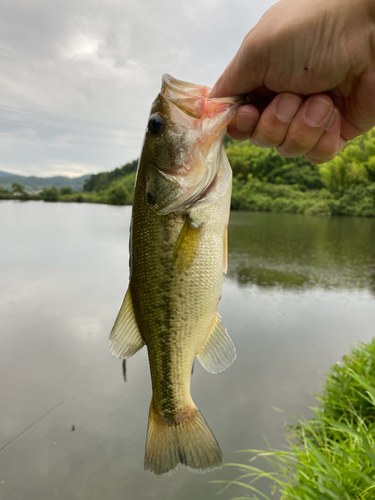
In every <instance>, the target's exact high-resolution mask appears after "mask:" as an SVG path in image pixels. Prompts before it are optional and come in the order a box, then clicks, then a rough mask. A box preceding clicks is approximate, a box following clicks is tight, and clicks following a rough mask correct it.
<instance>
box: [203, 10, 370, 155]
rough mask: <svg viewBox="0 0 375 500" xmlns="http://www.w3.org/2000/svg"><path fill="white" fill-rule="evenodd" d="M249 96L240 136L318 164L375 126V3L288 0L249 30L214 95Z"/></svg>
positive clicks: (232, 131) (236, 127)
mask: <svg viewBox="0 0 375 500" xmlns="http://www.w3.org/2000/svg"><path fill="white" fill-rule="evenodd" d="M246 93H247V94H249V100H250V104H246V105H244V106H242V107H241V108H240V109H239V111H238V112H237V114H236V116H235V118H234V119H233V121H232V123H231V124H230V126H229V127H228V133H229V135H230V136H231V137H233V138H234V139H239V140H245V139H248V138H249V139H250V141H251V142H253V143H254V144H257V145H259V146H262V147H276V149H277V151H278V152H279V153H280V154H282V155H283V156H286V157H293V156H300V155H305V157H306V158H307V159H308V160H309V161H311V162H312V163H323V162H325V161H328V160H330V159H332V158H333V157H334V156H336V154H337V153H338V152H339V151H340V150H341V149H342V147H343V146H344V145H345V144H346V142H347V141H348V140H350V139H353V138H355V137H356V136H358V135H360V134H362V133H364V132H366V131H367V130H370V129H371V128H372V127H373V126H375V3H374V2H373V1H372V0H330V1H329V2H327V1H326V0H281V1H280V2H278V3H276V4H275V5H274V6H273V7H271V8H270V9H269V10H268V11H267V12H266V13H265V15H264V16H263V17H262V18H261V20H260V21H259V23H258V24H257V25H256V26H255V27H254V28H253V29H252V30H251V31H250V32H249V33H248V34H247V36H246V37H245V39H244V41H243V43H242V45H241V47H240V49H239V51H238V52H237V54H236V56H235V57H234V59H233V60H232V61H231V63H230V64H229V66H228V67H227V68H226V70H225V71H224V73H223V74H222V75H221V77H220V78H219V80H218V81H217V82H216V84H215V86H214V87H213V89H212V91H211V94H210V97H226V96H232V95H240V94H246Z"/></svg>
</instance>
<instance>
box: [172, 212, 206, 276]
mask: <svg viewBox="0 0 375 500" xmlns="http://www.w3.org/2000/svg"><path fill="white" fill-rule="evenodd" d="M202 229H203V225H202V224H197V223H196V222H194V221H193V220H192V219H191V218H190V216H188V218H187V219H186V221H185V224H184V225H183V226H182V229H181V232H180V234H179V235H178V238H177V241H176V244H175V247H174V249H173V261H174V262H177V271H178V272H179V273H182V272H183V271H186V270H187V269H189V267H190V266H191V265H192V263H193V262H194V259H195V254H196V253H197V249H198V245H199V241H200V238H201V232H202Z"/></svg>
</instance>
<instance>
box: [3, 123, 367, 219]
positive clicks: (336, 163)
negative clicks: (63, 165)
mask: <svg viewBox="0 0 375 500" xmlns="http://www.w3.org/2000/svg"><path fill="white" fill-rule="evenodd" d="M225 149H226V153H227V156H228V159H229V162H230V164H231V166H232V170H233V192H232V209H234V210H255V211H273V212H295V213H305V214H311V215H360V216H375V129H374V130H371V131H370V132H368V133H366V134H364V135H362V136H360V137H358V138H356V139H355V140H354V141H352V142H350V143H349V144H348V145H347V146H346V147H345V148H344V149H343V151H342V152H341V153H340V154H339V155H338V156H337V157H336V158H334V159H333V160H331V161H329V162H327V163H325V164H323V165H313V164H312V163H310V162H308V161H307V160H306V159H305V158H304V157H298V158H284V157H282V156H280V155H279V154H278V153H277V151H276V150H275V149H263V148H259V147H257V146H255V145H253V144H251V143H250V142H249V141H245V142H238V141H233V140H232V139H230V138H229V137H228V136H227V137H226V138H225ZM137 163H138V160H134V161H132V162H129V163H126V164H125V165H123V166H121V167H119V168H116V169H114V170H112V171H109V172H101V173H99V174H94V175H92V176H91V177H90V178H88V179H87V180H86V181H85V183H84V187H83V190H82V191H79V192H74V193H73V192H71V191H70V192H68V189H69V188H62V189H60V190H58V189H57V188H44V189H43V191H42V192H41V193H40V195H39V198H41V199H44V200H45V201H59V200H60V201H77V202H91V203H108V204H113V205H125V204H131V203H132V202H133V192H134V183H135V177H136V169H137ZM17 189H18V188H17V187H16V188H13V192H14V193H16V191H17ZM18 196H21V197H22V196H23V197H24V198H25V197H27V194H26V193H25V191H23V192H19V190H18ZM0 197H1V198H4V197H7V196H6V193H4V190H3V191H1V190H0ZM33 199H35V198H33Z"/></svg>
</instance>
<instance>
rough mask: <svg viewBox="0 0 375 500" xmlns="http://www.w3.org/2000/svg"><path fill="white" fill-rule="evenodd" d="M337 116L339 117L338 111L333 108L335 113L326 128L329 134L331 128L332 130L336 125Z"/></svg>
mask: <svg viewBox="0 0 375 500" xmlns="http://www.w3.org/2000/svg"><path fill="white" fill-rule="evenodd" d="M337 115H338V113H337V109H336V108H333V113H332V115H331V118H330V119H329V120H328V123H327V125H326V128H325V130H326V131H327V132H328V130H329V129H330V128H332V127H333V124H334V123H335V121H336V118H337Z"/></svg>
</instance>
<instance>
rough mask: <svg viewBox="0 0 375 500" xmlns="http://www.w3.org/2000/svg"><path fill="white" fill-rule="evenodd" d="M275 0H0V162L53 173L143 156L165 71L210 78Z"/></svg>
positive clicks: (203, 80) (88, 170) (208, 81)
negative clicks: (146, 131)
mask: <svg viewBox="0 0 375 500" xmlns="http://www.w3.org/2000/svg"><path fill="white" fill-rule="evenodd" d="M273 3H275V1H274V0H262V1H259V0H203V1H202V0H184V1H181V0H158V1H151V0H121V1H119V0H64V1H60V0H33V1H32V2H31V1H30V0H3V1H2V2H1V6H0V68H1V71H0V170H4V171H7V172H11V173H17V174H22V175H38V176H43V177H49V176H53V175H67V176H69V177H77V176H80V175H84V174H93V173H97V172H103V171H109V170H113V169H114V168H116V167H119V166H121V165H124V164H125V163H127V162H129V161H132V160H135V159H136V158H138V157H139V154H140V151H141V147H142V141H143V135H144V131H145V128H146V125H147V118H148V115H149V110H150V107H151V104H152V101H153V100H154V99H155V97H156V95H157V94H158V92H159V90H160V86H161V76H162V75H163V73H170V74H171V75H172V76H174V77H175V78H178V79H180V80H185V81H189V82H193V83H197V84H202V85H207V86H213V84H214V83H215V82H216V80H217V78H218V77H219V76H220V74H221V73H222V72H223V71H224V69H225V67H226V66H227V65H228V63H229V62H230V60H231V59H232V58H233V57H234V55H235V54H236V52H237V50H238V48H239V46H240V44H241V42H242V40H243V38H244V37H245V35H246V33H247V32H248V31H249V30H250V29H251V28H252V27H253V26H254V25H255V24H256V23H257V21H258V20H259V19H260V17H261V16H262V15H263V14H264V12H265V11H266V10H267V9H268V8H269V7H270V6H271V5H272V4H273Z"/></svg>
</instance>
